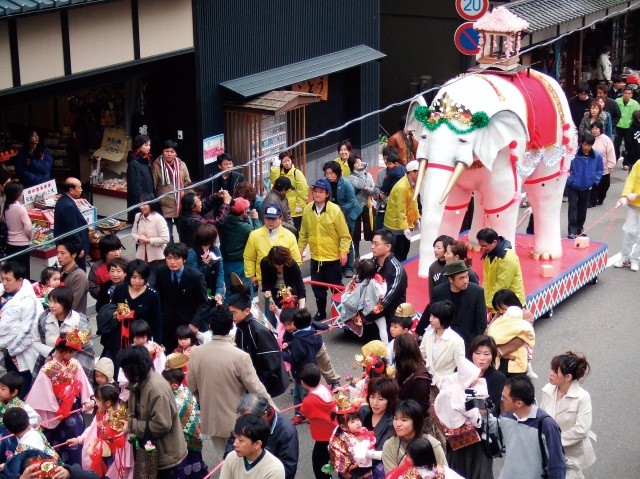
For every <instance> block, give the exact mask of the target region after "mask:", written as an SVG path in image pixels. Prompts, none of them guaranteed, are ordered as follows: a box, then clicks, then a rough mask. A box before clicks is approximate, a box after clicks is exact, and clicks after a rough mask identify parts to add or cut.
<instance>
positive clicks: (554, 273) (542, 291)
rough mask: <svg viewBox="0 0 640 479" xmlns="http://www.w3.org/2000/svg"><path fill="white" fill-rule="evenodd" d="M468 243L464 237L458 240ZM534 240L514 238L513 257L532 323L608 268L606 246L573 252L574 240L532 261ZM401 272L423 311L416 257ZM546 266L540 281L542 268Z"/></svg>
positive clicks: (478, 265)
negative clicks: (553, 254)
mask: <svg viewBox="0 0 640 479" xmlns="http://www.w3.org/2000/svg"><path fill="white" fill-rule="evenodd" d="M460 240H461V241H464V242H467V240H468V237H467V235H462V236H461V237H460ZM533 241H534V239H533V236H532V235H527V234H516V245H515V247H516V253H517V254H518V257H519V258H520V267H521V269H522V274H523V278H524V289H525V291H526V293H527V309H529V310H530V311H531V312H532V313H533V315H534V318H535V319H538V318H541V317H545V316H551V315H552V314H553V307H554V306H556V305H558V304H560V302H562V301H563V300H565V299H566V298H568V297H569V296H570V295H572V294H573V293H575V292H576V291H577V290H578V289H580V288H582V287H583V286H585V285H586V284H595V283H596V282H597V279H598V275H599V274H600V273H602V272H603V271H604V270H605V269H606V268H607V259H608V247H607V244H606V243H601V242H596V241H591V242H590V243H589V246H587V247H586V248H576V247H575V246H574V244H575V240H570V239H566V238H565V239H563V240H562V250H563V254H562V257H561V258H559V259H555V260H541V259H534V258H532V257H531V251H532V249H533ZM469 257H470V258H472V263H471V267H472V268H473V270H474V271H475V272H476V273H477V274H478V277H479V278H480V283H481V284H482V260H481V258H480V257H481V253H480V252H476V251H469ZM403 265H404V268H405V270H406V271H407V275H408V276H409V287H408V288H407V301H408V302H409V303H412V304H413V305H414V307H415V309H416V311H418V312H420V313H421V312H422V311H424V308H425V307H426V306H427V304H428V302H429V294H428V286H427V280H426V279H422V278H418V256H417V255H416V256H413V257H411V258H408V259H407V260H406V261H405V262H404V263H403ZM543 265H546V266H547V268H545V269H546V270H547V273H546V274H550V276H548V277H543V275H542V269H543V268H542V266H543ZM339 303H340V293H336V294H334V295H333V305H332V316H336V315H337V305H338V304H339Z"/></svg>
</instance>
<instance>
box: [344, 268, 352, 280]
mask: <svg viewBox="0 0 640 479" xmlns="http://www.w3.org/2000/svg"><path fill="white" fill-rule="evenodd" d="M344 277H345V278H353V271H351V270H347V271H345V272H344Z"/></svg>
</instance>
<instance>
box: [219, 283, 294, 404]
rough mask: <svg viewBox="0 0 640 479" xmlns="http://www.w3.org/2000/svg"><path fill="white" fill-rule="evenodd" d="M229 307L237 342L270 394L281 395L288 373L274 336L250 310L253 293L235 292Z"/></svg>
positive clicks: (287, 383) (285, 388)
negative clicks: (249, 357)
mask: <svg viewBox="0 0 640 479" xmlns="http://www.w3.org/2000/svg"><path fill="white" fill-rule="evenodd" d="M229 311H231V314H233V322H234V324H235V325H236V346H237V347H239V348H240V349H242V350H243V351H244V352H245V353H248V354H249V356H251V362H252V363H253V367H254V368H255V369H256V373H257V374H258V378H259V379H260V382H261V383H262V384H264V387H265V388H266V389H267V392H268V393H269V395H270V396H271V397H272V398H274V397H277V396H280V394H282V393H283V392H285V391H286V390H287V386H289V375H288V374H287V371H286V369H285V368H284V363H283V362H282V353H281V352H280V346H278V342H277V341H276V338H275V336H274V335H273V333H271V331H269V330H268V329H267V328H266V326H263V325H262V324H260V323H259V322H258V321H256V320H255V318H254V317H253V315H252V314H251V297H250V296H249V295H248V294H234V295H232V296H231V298H229Z"/></svg>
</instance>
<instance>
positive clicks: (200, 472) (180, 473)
mask: <svg viewBox="0 0 640 479" xmlns="http://www.w3.org/2000/svg"><path fill="white" fill-rule="evenodd" d="M162 377H163V378H164V379H165V380H166V381H167V382H168V383H169V386H170V387H171V390H172V391H173V397H174V398H175V400H176V406H177V407H178V415H179V416H180V423H181V424H182V432H183V434H184V439H185V441H186V442H187V457H186V458H185V459H184V460H183V461H182V462H181V463H180V464H179V465H178V467H177V468H176V472H175V476H174V477H175V479H202V478H204V477H205V476H206V475H207V465H206V464H205V463H204V461H203V459H202V439H200V409H199V407H198V402H197V401H196V398H195V396H194V395H193V394H192V393H191V391H189V390H188V389H187V387H186V386H184V385H183V384H182V382H183V381H184V372H183V371H182V369H181V368H176V369H165V370H164V371H162Z"/></svg>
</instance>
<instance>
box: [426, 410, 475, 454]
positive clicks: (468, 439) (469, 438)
mask: <svg viewBox="0 0 640 479" xmlns="http://www.w3.org/2000/svg"><path fill="white" fill-rule="evenodd" d="M433 418H434V419H435V423H436V426H437V427H438V429H440V430H441V431H443V432H444V435H445V437H446V438H447V443H448V444H449V446H450V447H451V449H453V450H454V451H457V450H458V449H462V448H463V447H467V446H471V445H472V444H475V443H477V442H480V435H479V434H478V431H476V428H475V427H473V425H472V424H463V425H462V426H460V427H456V428H454V429H451V428H449V427H447V426H445V425H444V424H443V423H442V421H440V419H438V416H437V415H436V414H433Z"/></svg>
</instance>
